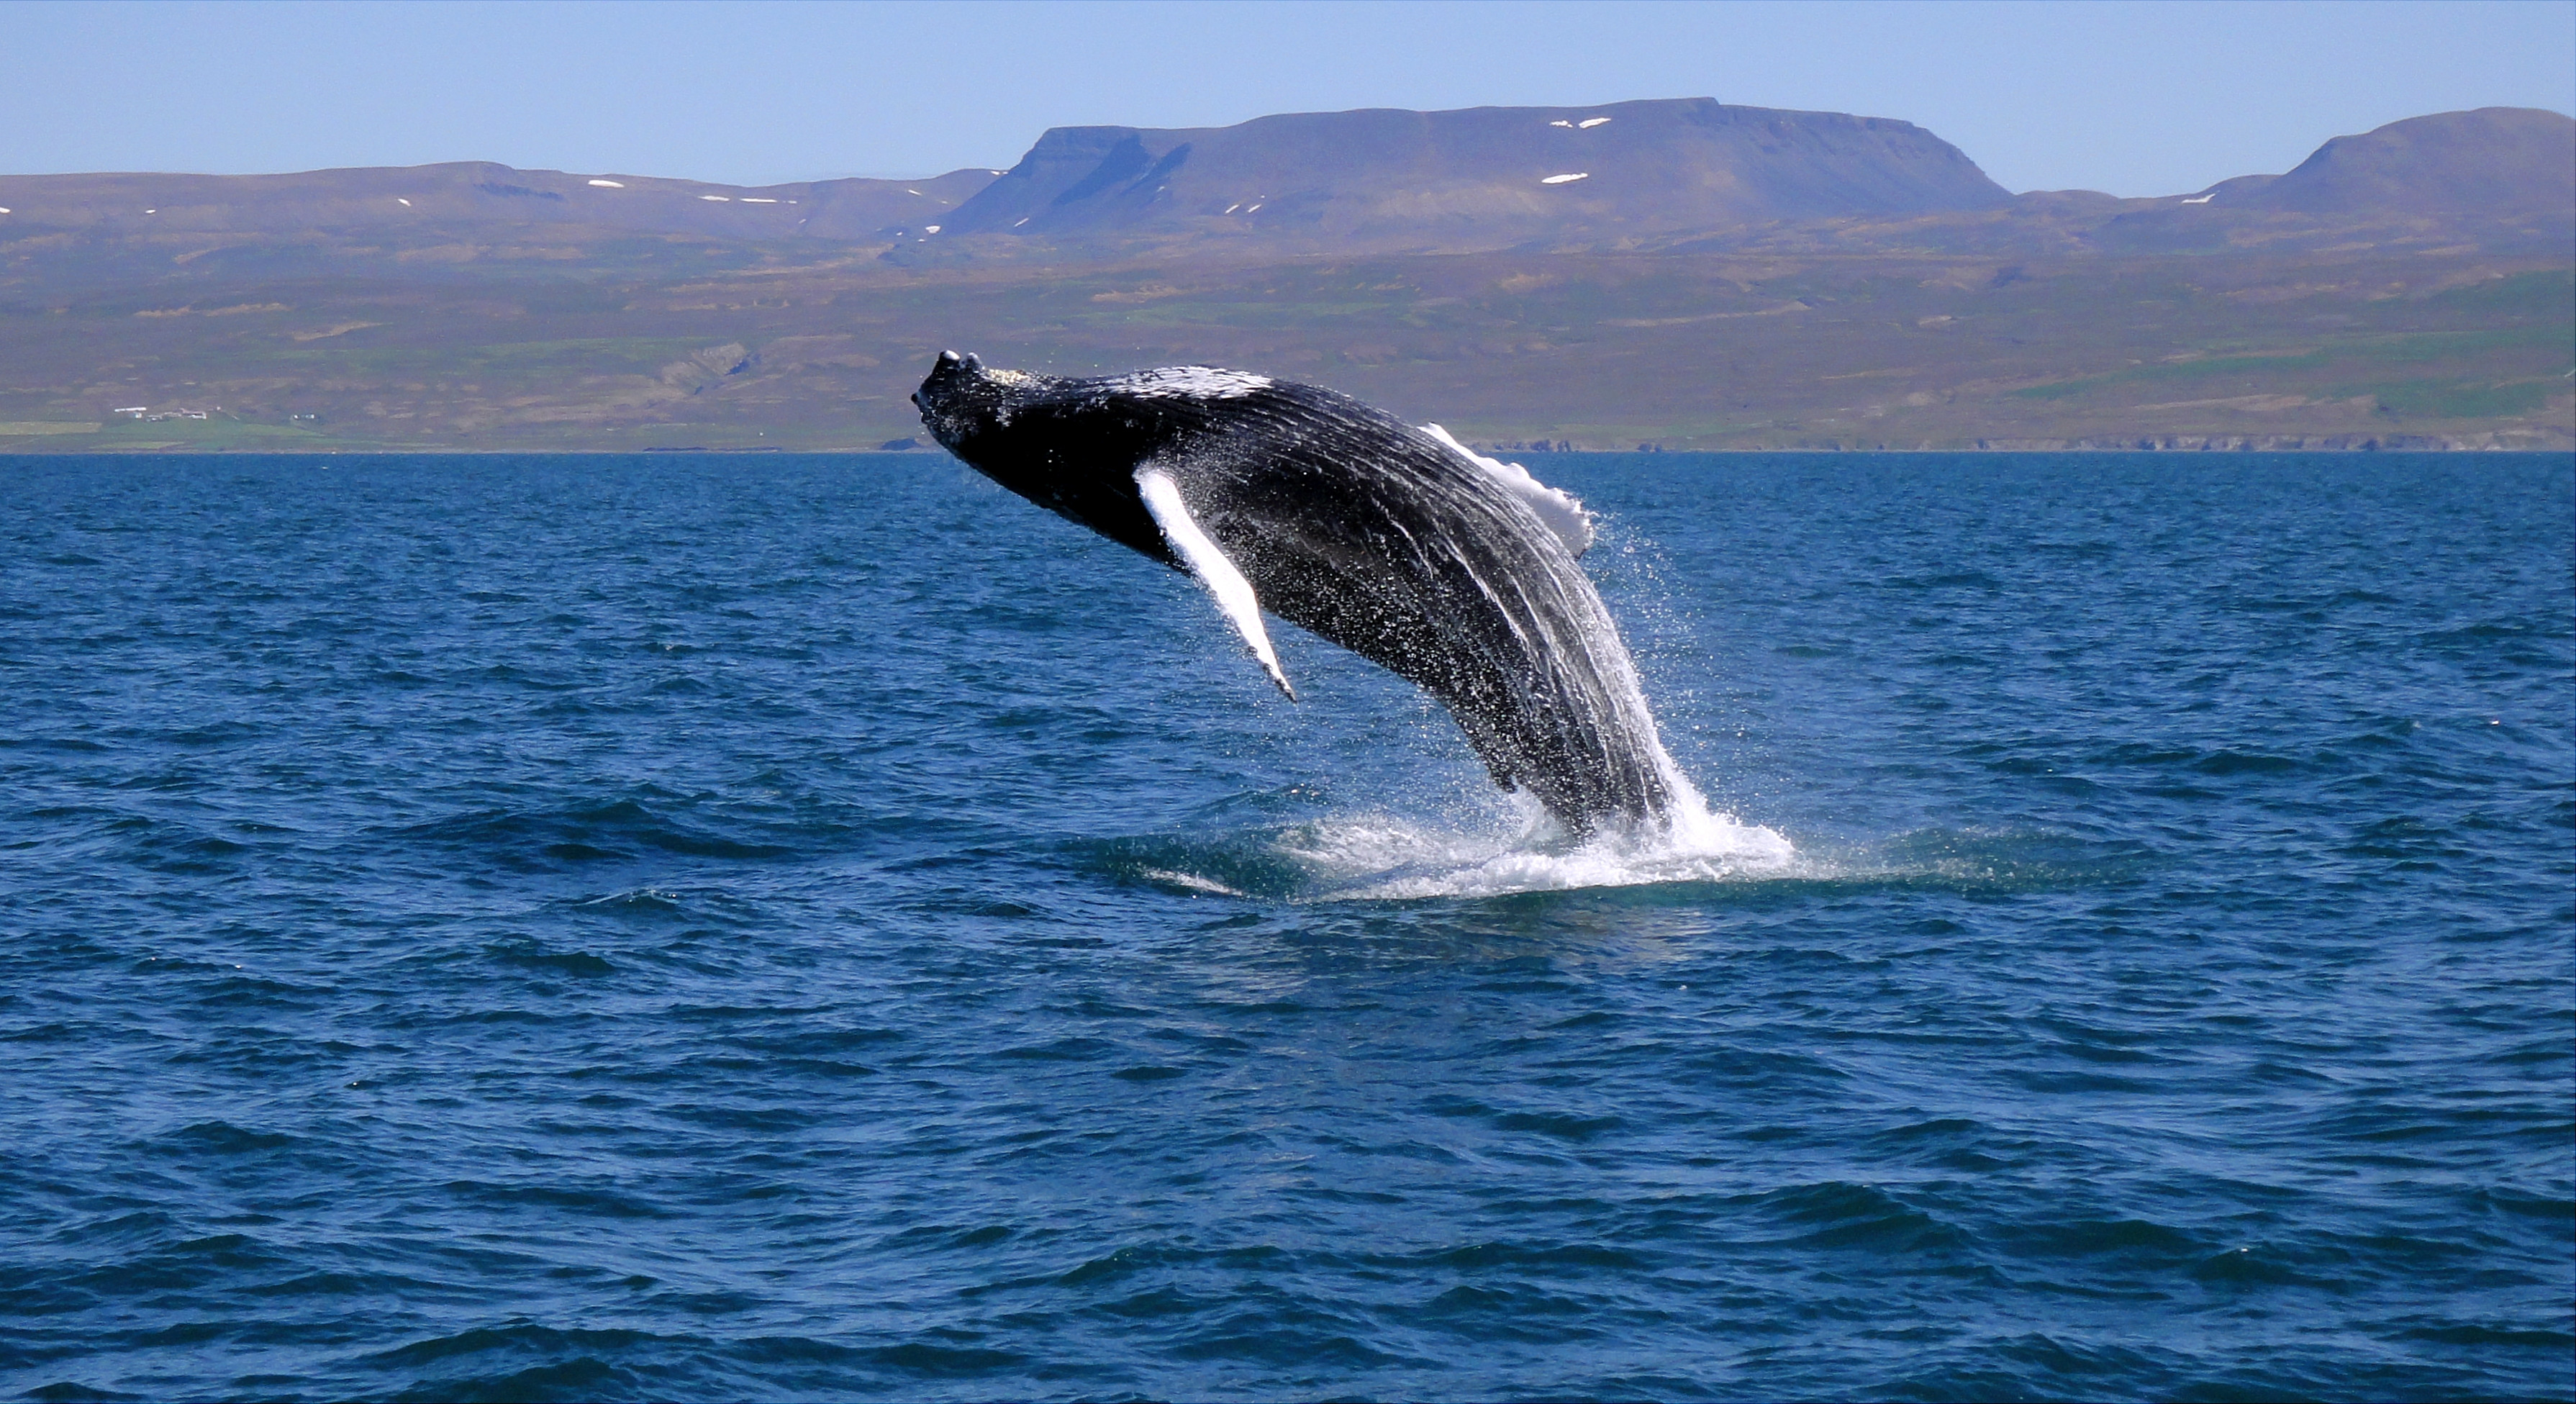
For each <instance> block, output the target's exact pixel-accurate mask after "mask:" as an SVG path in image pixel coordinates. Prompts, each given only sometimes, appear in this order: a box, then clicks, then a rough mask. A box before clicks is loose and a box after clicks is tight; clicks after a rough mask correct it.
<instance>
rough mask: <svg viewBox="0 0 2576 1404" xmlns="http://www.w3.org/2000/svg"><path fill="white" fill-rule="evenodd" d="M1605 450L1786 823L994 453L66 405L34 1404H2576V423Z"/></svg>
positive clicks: (9, 659)
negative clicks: (2491, 1402)
mask: <svg viewBox="0 0 2576 1404" xmlns="http://www.w3.org/2000/svg"><path fill="white" fill-rule="evenodd" d="M1529 462H1530V464H1531V466H1532V467H1533V468H1534V469H1535V470H1536V471H1537V472H1538V473H1539V475H1540V476H1541V477H1542V478H1543V479H1546V480H1548V481H1550V482H1553V483H1556V484H1557V485H1560V486H1563V487H1566V488H1569V489H1571V490H1573V491H1575V492H1577V493H1579V494H1581V495H1582V496H1583V497H1584V498H1585V499H1586V500H1587V501H1588V502H1589V503H1590V504H1591V505H1592V506H1593V507H1594V508H1595V509H1597V510H1598V511H1600V512H1601V513H1602V514H1603V516H1604V526H1605V529H1604V539H1603V541H1602V543H1601V544H1600V545H1599V546H1597V547H1596V548H1595V549H1594V551H1593V553H1592V555H1591V556H1590V557H1589V558H1588V560H1587V564H1588V565H1589V567H1590V569H1591V571H1592V573H1593V575H1594V578H1595V579H1596V580H1597V581H1598V582H1599V583H1600V584H1601V587H1602V590H1603V594H1604V596H1605V598H1606V599H1607V600H1608V601H1609V603H1610V606H1611V609H1612V611H1613V613H1614V614H1616V615H1617V616H1618V617H1619V619H1620V620H1621V622H1622V625H1623V627H1624V628H1625V630H1626V632H1627V636H1628V638H1629V641H1630V643H1631V644H1632V646H1633V647H1634V648H1635V650H1636V653H1637V656H1638V661H1639V664H1640V668H1641V671H1642V672H1643V674H1644V676H1645V680H1646V685H1647V692H1648V695H1649V697H1650V698H1651V699H1652V701H1653V703H1654V706H1655V709H1656V712H1657V715H1658V717H1659V718H1660V720H1661V723H1662V725H1663V728H1664V733H1665V739H1666V741H1667V743H1668V744H1669V745H1670V747H1671V748H1672V750H1673V751H1674V753H1675V754H1676V756H1677V757H1678V758H1679V759H1680V761H1681V763H1682V764H1683V766H1684V768H1685V769H1687V770H1688V771H1689V772H1690V773H1691V775H1692V776H1693V777H1694V778H1695V779H1696V780H1697V782H1698V783H1699V785H1700V787H1701V788H1702V789H1703V790H1704V791H1706V792H1707V794H1708V796H1709V799H1710V801H1711V802H1712V804H1713V805H1714V806H1715V807H1716V808H1717V809H1719V810H1721V811H1723V812H1725V813H1727V814H1730V815H1732V816H1734V817H1735V818H1736V819H1737V820H1738V821H1740V822H1741V823H1742V824H1743V825H1745V826H1747V827H1748V828H1751V827H1756V826H1758V827H1763V828H1768V829H1770V830H1773V831H1776V832H1777V833H1778V834H1779V835H1782V836H1785V837H1786V839H1787V840H1788V841H1789V842H1790V843H1791V844H1793V845H1794V846H1795V850H1796V854H1795V857H1794V859H1793V860H1791V861H1790V862H1788V863H1786V864H1774V865H1768V866H1766V865H1763V864H1759V863H1745V864H1730V863H1728V862H1725V861H1714V862H1707V863H1703V864H1701V865H1699V866H1697V867H1687V866H1686V867H1685V868H1682V869H1678V870H1677V869H1675V868H1673V867H1672V866H1671V865H1669V864H1665V865H1662V866H1658V865H1657V864H1656V863H1654V862H1651V861H1646V860H1644V859H1638V860H1637V861H1633V862H1632V861H1629V859H1628V858H1625V857H1622V856H1621V855H1620V854H1618V853H1602V852H1593V851H1587V850H1569V849H1568V847H1567V846H1566V845H1565V844H1564V843H1562V842H1552V841H1550V840H1548V839H1547V838H1546V837H1545V834H1544V832H1543V831H1538V832H1533V830H1532V829H1531V824H1530V816H1529V814H1528V812H1527V811H1525V810H1524V809H1523V808H1522V807H1520V806H1519V805H1518V804H1516V803H1515V802H1514V801H1512V800H1510V799H1508V798H1506V797H1503V796H1500V795H1498V794H1496V793H1495V792H1494V791H1493V789H1492V786H1491V785H1490V783H1489V782H1488V781H1487V780H1486V779H1485V778H1484V774H1483V771H1482V768H1481V767H1480V766H1479V765H1478V764H1477V763H1476V761H1475V760H1474V758H1473V756H1472V755H1471V754H1470V753H1469V752H1468V750H1467V748H1466V746H1465V744H1464V742H1463V741H1462V740H1461V739H1460V737H1459V735H1458V733H1457V730H1456V728H1455V726H1454V725H1453V724H1452V723H1451V722H1450V720H1449V719H1448V718H1447V716H1446V715H1445V714H1443V713H1441V712H1440V711H1438V710H1437V709H1436V708H1433V707H1431V706H1429V705H1427V704H1426V703H1425V702H1423V701H1422V700H1421V699H1420V698H1419V696H1418V695H1416V694H1414V693H1413V692H1412V691H1411V690H1410V689H1409V688H1407V687H1406V686H1404V685H1403V684H1401V683H1400V682H1398V681H1396V680H1395V679H1393V678H1392V677H1390V676H1388V675H1385V674H1383V673H1380V672H1378V671H1376V670H1374V669H1372V668H1370V667H1369V666H1368V665H1366V664H1363V663H1361V662H1359V661H1358V660H1356V659H1354V658H1352V657H1350V656H1349V655H1346V654H1343V653H1341V652H1339V651H1338V650H1335V649H1333V648H1332V647H1330V646H1329V645H1326V644H1323V643H1321V642H1319V641H1317V640H1315V639H1313V638H1310V637H1307V636H1304V635H1301V634H1298V633H1297V632H1296V631H1294V630H1292V629H1288V628H1286V627H1285V626H1280V627H1279V628H1277V629H1276V631H1275V634H1274V637H1276V638H1277V641H1278V643H1279V646H1280V653H1281V655H1282V662H1283V664H1284V666H1285V668H1286V671H1287V673H1288V676H1289V677H1290V678H1291V679H1292V680H1294V681H1295V683H1296V684H1297V686H1298V689H1299V692H1300V694H1301V696H1302V697H1303V699H1304V700H1303V701H1301V702H1298V703H1293V704H1292V703H1289V702H1287V701H1285V700H1284V699H1282V698H1280V697H1279V696H1278V695H1277V694H1276V693H1275V692H1274V691H1273V689H1272V688H1271V686H1270V684H1269V683H1268V682H1267V681H1266V680H1265V679H1264V678H1263V677H1262V675H1261V672H1260V670H1259V669H1258V668H1257V667H1255V666H1254V665H1253V664H1252V663H1251V662H1250V661H1249V660H1248V659H1247V658H1246V657H1245V656H1244V654H1243V651H1242V648H1241V646H1240V644H1239V643H1238V642H1236V641H1235V639H1234V638H1233V636H1232V634H1231V633H1230V631H1229V630H1228V629H1227V628H1226V626H1225V624H1224V622H1223V620H1222V619H1221V618H1220V617H1219V616H1218V614H1217V612H1216V610H1215V609H1214V608H1213V606H1212V605H1210V603H1209V602H1208V601H1207V599H1206V598H1205V596H1204V595H1203V594H1202V593H1201V592H1200V591H1199V590H1198V589H1197V588H1196V587H1195V586H1194V585H1192V584H1191V583H1190V582H1189V581H1188V580H1187V579H1185V578H1182V577H1180V576H1177V575H1174V574H1171V573H1169V572H1167V571H1164V570H1161V569H1159V568H1157V567H1155V566H1154V565H1152V564H1150V563H1148V562H1146V561H1144V560H1143V559H1141V558H1138V557H1136V556H1134V555H1132V554H1130V553H1128V552H1126V551H1124V550H1123V549H1122V548H1119V547H1117V546H1114V545H1111V544H1110V543H1108V542H1106V541H1102V540H1099V539H1097V538H1095V537H1093V536H1091V535H1090V534H1088V533H1086V532H1084V531H1082V530H1081V529H1080V528H1077V527H1074V526H1072V525H1070V524H1068V523H1066V522H1064V521H1062V520H1059V519H1057V518H1055V517H1052V516H1049V515H1047V514H1046V513H1043V512H1040V511H1037V510H1035V509H1033V508H1030V507H1029V506H1028V505H1027V504H1025V503H1023V502H1021V501H1019V500H1018V499H1016V498H1012V497H1009V496H1008V495H1006V494H1005V493H1003V492H1002V491H1001V490H1000V489H998V488H996V487H993V486H992V485H990V484H988V483H986V482H985V481H984V480H982V479H981V478H979V477H977V476H976V475H975V474H973V473H972V472H971V471H969V470H967V469H966V468H964V467H962V466H961V465H959V464H956V463H954V462H952V461H950V460H947V459H945V458H942V457H935V456H930V455H883V456H866V457H800V456H791V455H775V454H772V455H757V456H739V457H728V456H713V455H653V456H635V457H612V456H586V457H570V456H565V457H471V458H469V457H371V458H347V459H330V460H321V459H315V458H310V457H299V458H292V459H288V458H270V459H261V458H243V457H155V458H131V459H99V458H65V457H21V458H12V459H0V1149H5V1155H0V1397H23V1398H29V1399H43V1400H74V1399H107V1398H126V1397H149V1398H156V1399H234V1398H261V1399H294V1400H337V1399H459V1400H471V1399H494V1400H536V1399H673V1398H678V1399H714V1398H754V1399H832V1398H864V1399H908V1400H909V1399H920V1400H941V1399H994V1398H1039V1399H1056V1398H1082V1399H1121V1398H1156V1397H1184V1398H1207V1399H1263V1400H1267V1399H1305V1398H1334V1397H1342V1398H1391V1397H1401V1398H1416V1399H1489V1398H1507V1397H1553V1398H1563V1397H1583V1398H1604V1399H1618V1398H1658V1399H1666V1398H1668V1399H1688V1398H1722V1399H1753V1398H1778V1397H1836V1396H1853V1395H1863V1396H1873V1397H1883V1398H1899V1399H1965V1398H1975V1399H1995V1398H2058V1397H2082V1398H2145V1397H2153V1398H2162V1399H2263V1398H2325V1399H2399V1398H2421V1399H2436V1398H2439V1399H2457V1398H2560V1399H2564V1398H2568V1397H2570V1396H2571V1395H2576V1083H2571V1037H2576V597H2571V580H2576V462H2571V460H2570V458H2569V457H2567V456H2565V455H2469V454H2455V455H2423V456H2411V455H2393V454H2353V455H2313V456H2291V455H2147V454H2140V455H2132V456H2115V455H2104V456H2086V455H2024V456H1977V455H1886V456H1879V455H1857V454H1843V455H1806V456H1802V455H1747V456H1726V457H1720V456H1692V455H1680V454H1661V455H1541V456H1537V457H1533V458H1531V459H1529ZM1677 873H1678V876H1677V875H1676V874H1677Z"/></svg>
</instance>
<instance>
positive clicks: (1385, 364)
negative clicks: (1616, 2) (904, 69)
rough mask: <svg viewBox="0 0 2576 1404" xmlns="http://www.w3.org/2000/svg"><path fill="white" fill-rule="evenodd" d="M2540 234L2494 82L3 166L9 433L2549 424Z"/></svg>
mask: <svg viewBox="0 0 2576 1404" xmlns="http://www.w3.org/2000/svg"><path fill="white" fill-rule="evenodd" d="M2571 265H2576V120H2571V119H2570V118H2568V117H2566V116H2563V115H2561V114H2558V113H2553V112H2545V111H2536V110H2529V109H2510V108H2485V109H2479V110H2476V111H2470V112H2456V113H2441V114H2435V115H2431V116H2425V117H2418V118H2413V119H2409V120H2407V121H2402V122H2396V123H2391V124H2389V125H2387V126H2384V127H2381V128H2379V129H2377V130H2375V131H2371V132H2367V133H2361V134H2357V135H2352V136H2345V137H2337V138H2335V139H2333V140H2331V141H2328V142H2326V143H2325V144H2324V145H2323V146H2321V147H2320V148H2319V149H2318V150H2317V151H2316V153H2315V154H2314V155H2312V156H2311V157H2309V158H2308V159H2307V160H2306V161H2304V162H2302V163H2301V164H2300V165H2298V166H2297V167H2295V168H2294V169H2292V170H2290V171H2287V172H2284V173H2281V174H2279V175H2251V176H2244V177H2238V178H2236V179H2232V180H2228V181H2222V182H2220V183H2218V184H2216V185H2214V186H2211V187H2208V188H2206V189H2204V190H2201V191H2196V192H2192V193H2189V194H2185V195H2174V196H2164V197H2157V198H2152V199H2123V198H2118V197H2113V196H2110V195H2106V194H2102V193H2099V192H2091V191H2037V192H2024V193H2020V194H2015V193H2013V192H2010V191H2006V190H2004V189H2003V188H2002V187H2000V186H1998V185H1996V184H1995V183H1994V182H1993V181H1992V180H1990V179H1988V178H1987V177H1986V176H1985V174H1984V173H1983V172H1982V171H1980V170H1979V169H1978V168H1977V166H1976V165H1975V163H1974V162H1973V161H1971V160H1970V159H1969V158H1968V157H1967V156H1966V155H1965V154H1963V153H1961V152H1960V151H1959V150H1958V149H1957V148H1955V147H1953V146H1951V145H1950V144H1948V143H1947V142H1944V141H1942V140H1941V139H1940V138H1938V137H1937V136H1934V135H1933V134H1931V133H1929V132H1926V131H1924V130H1923V129H1922V128H1920V127H1916V126H1914V125H1912V124H1910V123H1906V122H1901V121H1894V120H1889V119H1884V118H1872V117H1858V116H1848V115H1844V114H1837V113H1814V112H1788V111H1777V110H1772V109H1764V108H1751V107H1742V106H1732V105H1727V104H1722V103H1718V102H1714V101H1711V100H1708V99H1684V100H1659V101H1641V102H1621V103H1612V104H1607V105H1603V106H1598V107H1581V108H1477V109H1470V110H1465V111H1457V112H1406V111H1391V110H1367V111H1358V112H1341V113H1307V114H1288V115H1281V116H1274V117H1264V118H1260V119H1257V120H1254V121H1250V122H1245V123H1241V124H1238V125H1235V126H1231V127H1221V128H1199V129H1153V128H1133V127H1060V128H1055V129H1052V130H1050V131H1048V132H1046V133H1045V134H1044V135H1042V136H1041V137H1040V138H1039V139H1038V141H1037V142H1036V143H1035V144H1034V145H1033V146H1032V147H1031V148H1030V150H1029V151H1028V152H1027V154H1026V155H1024V156H1023V157H1022V158H1021V159H1020V160H1019V162H1018V163H1017V164H1015V165H1013V166H1012V167H1010V168H1009V169H1007V170H994V169H989V168H976V169H967V170H958V171H951V172H948V173H946V174H944V175H939V176H935V177H930V178H927V179H922V180H912V181H885V180H855V179H854V180H829V181H814V182H805V183H798V184H788V185H774V186H764V187H749V186H729V185H721V184H711V183H705V182H693V181H685V180H677V179H670V178H664V177H654V176H647V175H640V174H634V173H619V172H605V173H597V174H592V173H580V172H560V171H530V170H516V169H512V168H510V167H507V166H501V165H496V164H492V163H487V162H460V163H450V164H443V165H433V166H420V167H407V168H370V169H358V170H336V171H314V172H305V173H301V174H293V175H263V176H207V175H156V174H98V175H46V176H0V448H6V449H11V450H18V449H25V448H29V447H48V448H54V449H77V448H93V447H94V448H112V447H120V446H122V447H144V446H153V445H162V446H167V445H199V446H204V445H208V444H214V443H232V444H237V445H238V446H243V447H256V446H262V445H267V446H282V447H297V446H309V447H333V446H339V447H365V446H401V445H411V446H420V447H456V448H504V447H529V448H535V447H549V448H563V447H612V446H616V445H618V444H631V443H634V442H636V440H637V439H639V438H641V439H647V440H650V441H651V442H650V443H648V444H647V445H646V446H658V445H662V444H665V443H667V444H668V445H669V446H677V447H688V446H697V445H701V444H703V445H706V446H711V447H721V446H727V445H731V446H776V447H872V446H874V445H875V444H876V443H878V442H880V441H885V442H893V441H899V440H901V439H903V438H904V437H906V436H907V434H908V432H909V426H910V415H909V413H908V406H906V405H905V403H904V394H905V392H906V391H908V390H909V388H910V380H911V379H912V378H914V377H916V376H917V374H918V362H919V361H920V360H921V359H922V358H923V357H925V356H927V355H928V354H930V353H933V352H935V351H936V350H938V349H940V348H941V347H943V346H948V345H959V346H961V348H980V349H983V350H984V351H986V352H987V353H988V355H991V356H993V357H994V358H995V359H997V360H1001V361H1003V362H1004V363H1008V364H1021V365H1029V366H1032V367H1035V368H1039V369H1057V370H1068V371H1079V370H1094V369H1114V368H1123V367H1128V366H1133V365H1138V364H1147V363H1151V362H1153V361H1172V360H1211V361H1225V362H1231V363H1234V364H1244V365H1250V366H1252V367H1254V368H1258V369H1269V370H1275V371H1279V372H1281V373H1287V374H1294V375H1298V376H1300V377H1302V378H1310V379H1320V380H1324V381H1326V382H1327V383H1333V384H1337V385H1341V386H1343V387H1344V388H1349V389H1352V390H1354V391H1357V392H1360V393H1364V394H1368V395H1370V396H1372V397H1374V398H1380V399H1384V400H1386V401H1388V402H1390V403H1393V404H1396V405H1399V406H1401V407H1405V408H1407V411H1408V412H1413V413H1420V414H1424V415H1428V416H1436V417H1441V418H1443V420H1444V422H1449V423H1452V424H1453V426H1455V425H1459V424H1464V425H1467V426H1469V428H1470V430H1471V431H1473V432H1476V433H1479V434H1480V435H1481V436H1482V439H1483V441H1485V442H1493V443H1509V442H1549V443H1557V442H1574V443H1584V444H1590V445H1595V446H1599V445H1605V444H1611V443H1629V444H1632V445H1633V444H1634V443H1637V442H1658V443H1662V444H1666V445H1668V446H1672V447H1779V446H1794V445H1800V444H1809V445H1833V444H1850V443H1862V442H1869V443H1875V442H1890V443H1909V444H1914V443H1919V444H1924V445H1945V444H1946V445H1957V444H1967V443H1978V442H1985V443H2016V444H2031V445H2045V444H2052V443H2064V442H2116V443H2127V444H2140V443H2146V444H2179V443H2197V444H2238V445H2270V446H2292V445H2297V444H2326V443H2358V442H2390V443H2394V442H2400V441H2404V442H2422V443H2427V444H2431V443H2457V444H2463V445H2466V444H2490V445H2492V444H2560V443H2576V396H2571V394H2570V393H2569V389H2570V387H2569V385H2568V384H2567V380H2568V372H2570V371H2571V369H2576V367H2571V366H2570V365H2569V364H2568V362H2569V359H2570V356H2569V350H2568V348H2569V345H2570V343H2571V341H2576V314H2571V312H2570V311H2569V303H2570V297H2569V295H2568V293H2567V292H2565V291H2564V289H2565V288H2567V287H2568V285H2569V283H2570V273H2571ZM2506 290H2510V291H2506ZM2222 391H2223V392H2224V393H2218V392H2222ZM1864 392H1865V393H1864ZM138 406H140V407H141V408H140V410H138V409H137V407H138ZM201 415H202V416H204V417H203V418H198V417H196V416H201ZM227 426H229V427H227ZM227 436H229V437H227Z"/></svg>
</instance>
